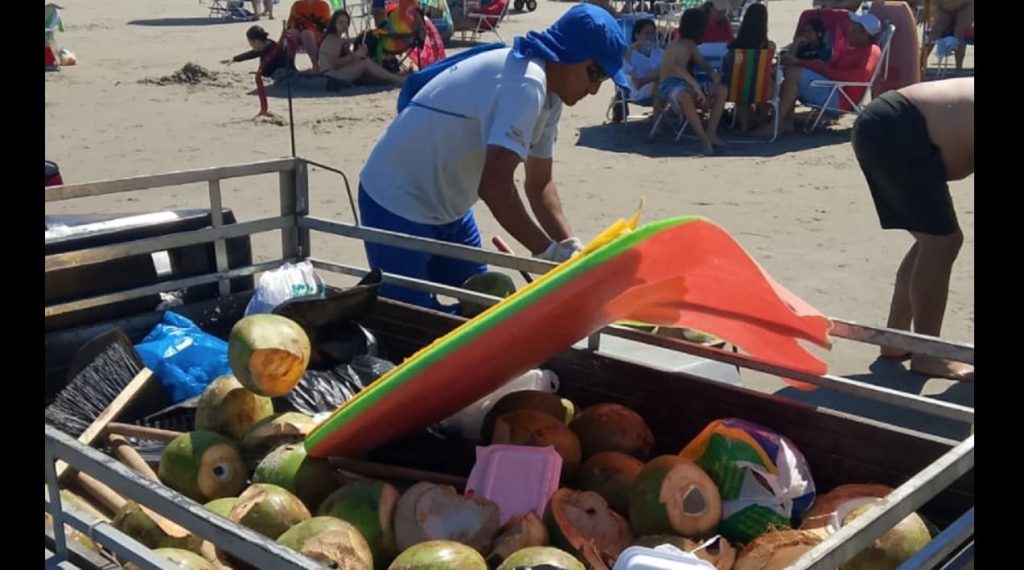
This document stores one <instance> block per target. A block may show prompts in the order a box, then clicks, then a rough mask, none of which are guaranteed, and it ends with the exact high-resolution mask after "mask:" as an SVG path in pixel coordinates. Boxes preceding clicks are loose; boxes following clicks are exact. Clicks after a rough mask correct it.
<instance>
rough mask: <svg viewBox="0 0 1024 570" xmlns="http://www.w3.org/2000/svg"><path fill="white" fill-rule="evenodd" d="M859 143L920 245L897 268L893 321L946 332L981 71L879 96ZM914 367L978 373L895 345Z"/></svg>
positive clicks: (891, 213) (876, 186)
mask: <svg viewBox="0 0 1024 570" xmlns="http://www.w3.org/2000/svg"><path fill="white" fill-rule="evenodd" d="M853 150H854V153H855V154H856V155H857V161H858V162H859V163H860V168H861V170H862V171H863V172H864V177H865V178H866V179H867V183H868V187H869V188H870V190H871V197H872V199H873V200H874V203H875V209H876V211H877V212H878V219H879V221H880V223H881V226H882V228H884V229H902V230H907V231H909V232H910V233H911V235H913V237H914V240H915V241H914V245H913V246H912V247H911V248H910V251H909V252H907V255H906V257H905V258H904V260H903V263H902V264H901V265H900V268H899V271H898V272H897V274H896V287H895V291H894V293H893V299H892V306H891V308H890V312H889V324H888V326H889V328H895V329H902V330H910V328H911V326H913V329H914V331H915V332H917V333H920V334H925V335H930V336H939V333H940V331H941V328H942V318H943V315H944V313H945V311H946V300H947V298H948V296H949V279H950V274H951V272H952V269H953V262H954V261H955V260H956V257H957V254H958V253H959V251H960V248H961V246H962V245H963V239H964V238H963V233H962V232H961V231H960V225H959V222H958V221H957V216H956V211H955V210H954V209H953V200H952V198H951V197H950V193H949V185H948V181H950V180H961V179H964V178H966V177H968V176H970V175H972V174H973V173H974V78H963V79H949V80H945V81H931V82H927V83H918V84H915V85H911V86H909V87H905V88H903V89H900V90H898V91H888V92H886V93H884V94H882V96H880V97H878V98H876V99H875V100H874V101H872V102H871V103H870V104H869V105H868V106H867V107H865V108H864V110H863V111H862V112H861V114H860V116H859V117H858V118H857V121H856V123H854V127H853ZM882 356H883V357H888V358H906V357H910V358H911V365H910V368H911V370H914V371H916V372H920V373H922V374H927V375H929V376H935V377H943V378H952V379H955V380H962V381H973V380H974V368H973V367H972V366H969V365H967V364H964V363H959V362H950V361H945V360H941V359H937V358H933V357H929V356H926V355H920V354H909V353H906V352H903V351H899V350H895V349H892V348H890V347H883V348H882Z"/></svg>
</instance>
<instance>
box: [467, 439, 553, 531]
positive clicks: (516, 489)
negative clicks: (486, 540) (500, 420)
mask: <svg viewBox="0 0 1024 570" xmlns="http://www.w3.org/2000/svg"><path fill="white" fill-rule="evenodd" d="M561 472H562V456H561V455H559V454H558V452H557V451H555V448H554V447H551V446H548V447H529V446H525V445H502V444H497V445H490V446H487V447H477V448H476V464H475V465H473V470H472V471H471V472H470V473H469V481H468V482H467V483H466V496H467V497H471V496H474V495H476V496H481V497H484V498H485V499H489V500H491V501H494V502H495V503H496V504H497V505H498V509H499V511H500V513H501V524H505V523H506V522H507V521H508V520H509V519H510V518H512V517H514V516H522V515H525V514H526V513H528V512H530V511H533V512H534V513H535V514H536V515H537V517H539V518H543V517H544V509H545V508H546V507H547V505H548V500H549V499H550V498H551V495H554V494H555V491H557V490H558V478H559V476H560V475H561Z"/></svg>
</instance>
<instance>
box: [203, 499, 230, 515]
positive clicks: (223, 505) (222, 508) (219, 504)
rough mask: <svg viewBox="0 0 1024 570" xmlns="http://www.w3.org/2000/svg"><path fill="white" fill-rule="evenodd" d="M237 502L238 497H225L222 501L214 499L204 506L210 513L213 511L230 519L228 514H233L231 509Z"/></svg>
mask: <svg viewBox="0 0 1024 570" xmlns="http://www.w3.org/2000/svg"><path fill="white" fill-rule="evenodd" d="M237 502H238V497H224V498H221V499H214V500H212V501H210V502H209V503H206V504H205V505H203V506H204V507H206V510H208V511H213V512H215V513H217V514H218V515H220V516H222V517H224V518H228V514H230V513H231V509H232V508H233V507H234V506H235V503H237Z"/></svg>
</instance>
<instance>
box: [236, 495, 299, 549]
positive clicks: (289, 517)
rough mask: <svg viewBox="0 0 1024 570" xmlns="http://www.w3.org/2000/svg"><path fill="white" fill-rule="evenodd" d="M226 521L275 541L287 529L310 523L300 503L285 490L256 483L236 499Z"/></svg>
mask: <svg viewBox="0 0 1024 570" xmlns="http://www.w3.org/2000/svg"><path fill="white" fill-rule="evenodd" d="M228 518H229V519H231V520H232V521H234V522H236V523H238V524H240V525H242V526H244V527H247V528H251V529H252V530H254V531H256V532H258V533H260V534H262V535H263V536H265V537H267V538H269V539H271V540H277V538H278V537H280V536H281V535H282V534H284V532H285V531H286V530H288V529H289V528H291V527H293V526H295V525H297V524H299V523H300V522H303V521H307V520H309V519H310V518H311V516H310V514H309V510H308V509H306V506H305V505H303V504H302V501H300V500H299V498H298V497H296V496H295V495H293V494H291V493H289V492H288V491H287V490H285V489H284V488H282V487H279V486H277V485H270V484H266V483H256V484H253V485H251V486H250V487H249V488H248V489H246V490H245V492H244V493H242V494H241V495H239V496H238V502H236V503H235V506H234V507H232V508H231V512H230V513H228Z"/></svg>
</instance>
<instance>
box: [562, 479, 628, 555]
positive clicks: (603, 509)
mask: <svg viewBox="0 0 1024 570" xmlns="http://www.w3.org/2000/svg"><path fill="white" fill-rule="evenodd" d="M544 522H545V524H546V526H547V529H548V534H549V535H550V536H551V545H552V546H555V547H557V548H561V549H563V550H565V551H567V552H569V553H570V554H572V555H573V556H576V557H577V558H579V559H580V560H582V561H583V562H584V563H586V564H587V566H588V567H589V568H593V569H595V570H607V569H608V568H611V567H612V566H613V565H614V564H615V560H616V559H617V558H618V557H619V555H620V554H622V551H623V550H625V549H626V548H628V547H629V545H630V543H631V542H632V541H633V535H632V534H631V533H630V531H629V523H628V522H626V519H624V518H623V517H622V516H620V515H619V514H618V513H616V512H615V511H613V510H612V509H611V507H609V506H608V503H607V502H606V501H605V500H604V498H602V497H601V495H598V494H597V493H594V492H592V491H572V490H570V489H559V490H557V491H555V494H554V495H552V496H551V500H550V501H548V506H547V510H546V511H545V513H544Z"/></svg>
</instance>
